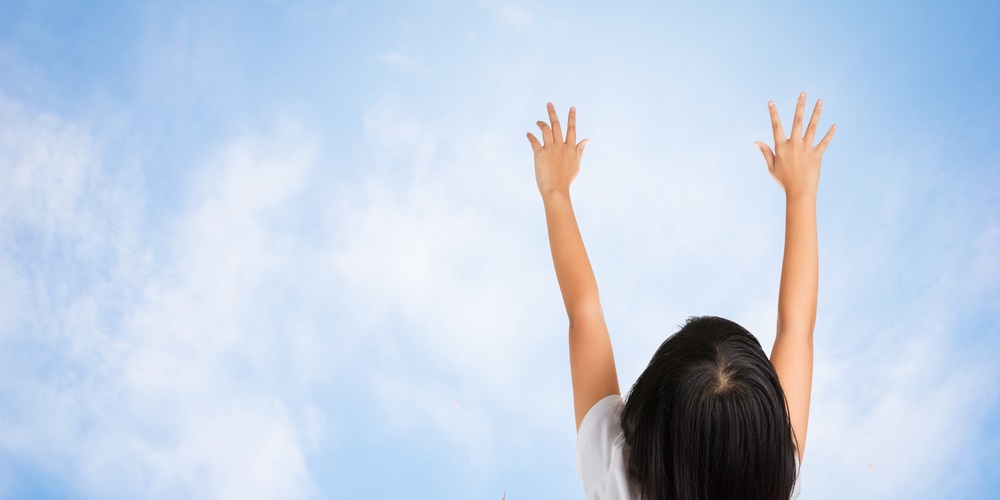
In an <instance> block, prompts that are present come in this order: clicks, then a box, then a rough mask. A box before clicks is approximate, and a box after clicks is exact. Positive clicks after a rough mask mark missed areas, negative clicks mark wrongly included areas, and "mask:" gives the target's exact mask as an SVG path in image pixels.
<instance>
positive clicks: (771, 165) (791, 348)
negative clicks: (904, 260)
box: [754, 92, 837, 462]
mask: <svg viewBox="0 0 1000 500" xmlns="http://www.w3.org/2000/svg"><path fill="white" fill-rule="evenodd" d="M805 104H806V93H805V92H802V93H801V94H799V99H798V102H797V103H796V105H795V115H794V118H793V120H792V134H791V137H789V138H787V139H786V138H785V131H784V129H783V128H782V126H781V119H780V118H779V117H778V110H777V109H776V107H775V105H774V103H768V109H769V112H770V114H771V128H772V129H773V131H774V151H772V150H771V148H770V147H768V145H767V144H764V143H762V142H755V143H754V144H756V145H757V147H758V148H760V150H761V153H763V155H764V160H765V161H766V162H767V170H768V171H769V172H770V173H771V176H772V177H774V180H775V181H776V182H777V183H778V186H780V187H781V189H782V190H783V191H784V192H785V255H784V260H783V262H782V264H781V285H780V288H779V291H778V324H777V328H778V332H777V336H776V337H775V340H774V347H773V348H772V349H771V364H772V365H774V370H775V371H776V372H777V373H778V379H779V380H780V381H781V388H782V390H784V391H785V399H786V400H787V401H788V415H789V418H790V419H791V421H792V431H793V432H794V433H795V437H796V441H797V442H796V445H795V446H796V449H797V452H798V456H799V462H801V461H802V455H803V454H804V453H805V447H806V431H807V430H808V426H809V400H810V397H811V395H812V368H813V366H812V365H813V328H814V327H815V325H816V296H817V293H818V288H819V250H818V246H819V245H818V242H817V236H816V191H817V189H818V188H819V171H820V164H821V163H822V161H823V153H824V152H825V151H826V147H827V146H828V145H829V144H830V141H831V140H833V134H834V132H835V131H836V129H837V126H836V125H833V126H831V127H830V130H829V131H828V132H827V133H826V135H825V136H824V137H823V140H821V141H820V142H819V144H817V145H816V146H813V145H812V144H813V141H814V140H815V137H816V129H817V128H818V127H819V117H820V114H821V113H822V110H823V101H822V100H818V101H816V107H815V108H814V109H813V114H812V117H811V118H810V120H809V126H808V127H807V128H806V130H805V135H804V136H803V134H802V118H803V112H804V110H805Z"/></svg>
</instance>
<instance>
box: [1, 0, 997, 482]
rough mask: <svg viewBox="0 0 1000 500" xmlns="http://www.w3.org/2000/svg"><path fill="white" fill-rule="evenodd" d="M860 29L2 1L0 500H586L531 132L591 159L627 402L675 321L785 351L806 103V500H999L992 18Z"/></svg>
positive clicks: (486, 8)
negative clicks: (799, 131) (793, 138)
mask: <svg viewBox="0 0 1000 500" xmlns="http://www.w3.org/2000/svg"><path fill="white" fill-rule="evenodd" d="M667 3H669V4H670V5H664V4H667ZM838 4H840V5H839V6H837V7H832V6H806V5H803V4H801V3H797V2H796V3H792V2H787V3H786V2H771V3H768V2H761V3H755V4H750V3H748V2H732V3H727V2H722V3H717V2H713V3H712V5H708V3H706V2H697V3H696V2H688V3H681V2H646V3H629V4H611V3H608V2H583V3H581V2H572V3H571V2H558V3H556V2H525V1H510V2H505V1H493V0H481V1H468V2H463V1H445V0H438V1H429V2H396V3H392V2H362V1H353V2H340V3H334V2H312V1H305V0H303V1H291V0H290V1H281V0H272V1H250V2H236V1H232V2H214V3H211V4H208V5H206V3H205V2H190V3H188V2H125V3H121V4H113V3H103V2H102V3H97V2H10V1H6V0H4V1H0V68H2V69H0V497H9V498H127V497H131V498H140V497H142V498H192V497H194V498H254V497H260V498H279V497H280V498H331V499H333V498H337V499H339V498H344V499H347V498H352V499H353V498H358V499H361V498H435V499H470V498H477V499H478V498H484V499H488V498H496V499H499V498H501V496H502V495H503V494H504V491H505V490H506V495H507V498H508V499H522V498H525V499H526V498H582V496H583V489H582V486H581V483H580V480H579V478H577V476H576V475H575V470H574V466H575V455H574V453H575V448H574V442H575V441H574V439H575V432H574V425H573V423H574V420H573V406H572V396H571V386H570V377H569V373H570V372H569V356H568V350H567V339H566V327H567V321H566V318H565V313H564V310H563V309H562V303H561V296H560V294H559V289H558V285H557V282H556V279H555V273H554V271H553V269H552V263H551V257H550V254H549V249H548V241H547V235H546V232H545V220H544V213H543V211H542V203H541V199H540V197H539V196H538V193H537V188H536V186H535V180H534V172H533V166H532V165H533V164H532V154H531V148H530V145H529V143H528V141H527V139H526V138H525V133H526V132H529V131H532V132H537V128H536V127H535V121H536V120H539V119H543V118H545V103H546V102H548V101H551V102H553V103H554V104H555V105H556V108H557V109H558V111H559V113H560V116H563V117H565V114H566V112H567V110H568V109H569V106H576V107H577V110H578V130H579V137H580V139H583V138H589V139H590V140H591V143H590V145H589V146H588V148H587V151H586V153H585V155H584V158H583V164H582V167H581V172H580V175H579V177H578V178H577V180H576V182H575V183H574V184H573V190H572V194H573V199H574V205H575V208H576V212H577V217H578V219H579V223H580V227H581V231H582V233H583V237H584V240H585V242H586V244H587V249H588V251H589V253H590V257H591V260H592V263H593V266H594V269H595V272H596V275H597V279H598V283H599V285H600V290H601V296H602V299H603V303H604V309H605V314H606V317H607V321H608V325H609V328H610V331H611V335H612V340H613V342H614V347H615V353H616V356H617V361H618V370H619V376H620V377H621V385H622V388H623V390H627V388H628V387H630V386H631V384H632V383H633V382H634V380H635V378H636V377H637V376H638V374H639V373H640V372H641V371H642V369H643V368H644V367H645V365H646V363H647V362H648V360H649V357H650V356H651V355H652V353H653V351H654V350H655V348H656V347H657V346H658V345H659V344H660V342H661V341H662V340H663V339H664V338H665V337H666V336H667V335H669V334H670V333H672V332H673V331H675V330H676V329H677V328H678V326H679V325H680V324H682V323H683V322H684V320H685V319H686V318H687V317H688V316H692V315H702V314H712V315H720V316H725V317H727V318H730V319H733V320H734V321H736V322H738V323H740V324H742V325H743V326H745V327H747V328H748V329H749V330H750V331H751V332H754V333H755V334H756V335H757V336H758V338H759V339H760V341H761V343H762V345H763V346H764V348H765V350H766V351H768V352H769V351H770V347H771V344H772V342H773V340H774V328H775V317H776V307H777V292H778V278H779V272H780V265H781V257H782V256H781V252H782V238H783V223H784V214H783V210H784V204H783V203H784V200H783V196H782V195H781V191H780V188H779V187H778V185H777V184H776V183H775V182H774V181H773V179H772V178H771V177H770V176H769V175H768V173H767V168H766V165H765V162H764V159H763V156H762V155H761V153H760V151H759V150H758V149H757V148H756V147H755V146H754V145H753V142H754V141H758V140H760V141H766V142H768V143H773V140H772V135H771V129H770V125H769V120H768V114H767V102H768V101H769V100H773V101H774V102H775V103H776V104H777V105H778V109H779V112H780V113H781V115H782V118H783V119H784V120H785V121H786V123H790V121H791V114H792V112H793V110H794V106H795V98H796V96H797V94H798V93H799V92H800V91H806V92H807V93H808V108H807V109H808V110H810V111H811V109H812V106H813V104H814V103H815V100H816V99H818V98H820V99H823V101H824V112H823V116H822V121H821V123H820V129H821V131H825V130H827V129H828V128H829V126H830V125H831V124H834V123H836V124H837V135H836V137H835V138H834V140H833V142H832V144H831V145H830V147H829V149H828V150H827V153H826V155H825V157H824V161H823V172H822V178H821V182H820V190H819V199H818V222H819V245H820V247H819V249H820V295H819V311H818V318H817V326H816V332H815V349H816V358H815V374H814V387H813V399H812V401H813V403H812V409H811V413H810V416H811V418H810V425H809V436H808V438H809V440H808V447H807V452H806V455H805V456H804V463H803V466H802V475H803V478H802V498H804V499H805V498H817V499H820V498H831V499H840V498H879V499H883V498H904V499H910V498H982V497H986V496H989V495H990V494H991V493H995V491H996V490H997V489H998V488H1000V479H998V478H1000V466H998V465H997V464H1000V407H998V403H1000V402H998V395H1000V367H998V365H997V363H996V362H995V358H996V356H997V354H998V353H1000V337H998V334H1000V331H998V330H1000V329H998V327H997V320H998V318H1000V195H998V192H1000V191H998V187H1000V146H998V144H1000V143H998V141H997V137H998V136H1000V120H998V118H997V117H998V116H1000V97H998V92H997V90H998V89H1000V50H997V49H998V47H1000V30H998V29H997V26H998V25H1000V6H998V5H997V4H996V3H995V2H993V3H990V2H962V3H961V5H959V3H958V2H919V3H918V2H902V1H900V2H838ZM612 5H615V6H614V7H612ZM786 130H790V126H788V125H786Z"/></svg>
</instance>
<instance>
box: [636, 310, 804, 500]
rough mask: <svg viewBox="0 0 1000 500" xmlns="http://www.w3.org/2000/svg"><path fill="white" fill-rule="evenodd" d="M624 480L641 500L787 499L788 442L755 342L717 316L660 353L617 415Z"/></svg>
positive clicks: (791, 465) (790, 483)
mask: <svg viewBox="0 0 1000 500" xmlns="http://www.w3.org/2000/svg"><path fill="white" fill-rule="evenodd" d="M621 424H622V430H623V432H624V435H625V441H626V443H628V445H629V446H630V448H631V449H630V450H629V453H628V457H627V460H626V461H627V463H628V470H627V476H628V479H629V484H630V485H631V487H632V490H633V496H634V497H636V498H641V499H643V500H659V499H672V500H695V499H697V500H703V499H716V498H718V499H748V500H750V499H760V500H777V499H780V500H787V499H788V498H789V496H791V494H792V488H793V487H794V486H795V474H796V467H795V462H794V461H795V456H794V453H795V449H796V447H795V442H794V441H793V439H794V437H793V433H792V427H791V422H790V421H789V419H788V409H787V406H786V402H785V393H784V391H782V390H781V383H780V382H779V381H778V375H777V373H776V372H775V371H774V367H773V366H772V365H771V362H770V360H768V358H767V356H766V355H765V354H764V350H763V349H761V347H760V343H759V342H758V341H757V338H756V337H754V336H753V335H752V334H751V333H750V332H748V331H747V330H746V329H744V328H743V327H742V326H740V325H738V324H736V323H734V322H732V321H729V320H727V319H724V318H719V317H716V316H697V317H692V318H689V319H688V320H687V323H686V324H685V325H684V326H683V327H682V328H681V330H680V331H678V332H677V333H675V334H673V335H671V336H670V337H668V338H667V340H665V341H664V342H663V344H662V345H660V348H659V349H657V350H656V353H655V354H654V355H653V359H652V360H651V361H650V362H649V366H647V367H646V369H645V370H644V371H643V372H642V374H641V375H640V376H639V378H638V380H636V382H635V385H633V386H632V389H631V390H630V391H629V394H628V397H627V398H626V400H625V404H624V407H623V408H622V410H621Z"/></svg>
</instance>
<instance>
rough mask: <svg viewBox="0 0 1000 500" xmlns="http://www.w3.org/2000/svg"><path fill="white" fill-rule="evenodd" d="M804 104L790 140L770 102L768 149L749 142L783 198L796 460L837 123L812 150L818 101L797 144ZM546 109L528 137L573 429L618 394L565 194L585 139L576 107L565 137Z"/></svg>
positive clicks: (786, 373)
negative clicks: (821, 200) (826, 163)
mask: <svg viewBox="0 0 1000 500" xmlns="http://www.w3.org/2000/svg"><path fill="white" fill-rule="evenodd" d="M804 106H805V92H803V93H802V94H801V95H800V96H799V100H798V104H797V106H796V110H795V118H794V120H793V122H792V136H791V138H788V139H786V138H785V135H784V131H783V129H782V127H781V121H780V119H779V118H778V113H777V110H776V109H775V108H774V105H773V103H769V109H770V113H771V124H772V128H773V131H774V141H775V151H774V152H772V150H771V148H770V147H768V146H767V145H766V144H764V143H760V142H756V143H755V144H757V145H758V147H759V148H760V149H761V152H762V153H763V154H764V159H765V161H766V162H767V167H768V171H769V172H770V173H771V175H772V176H773V177H774V179H775V181H777V183H778V185H779V186H780V187H781V189H782V190H783V191H784V192H785V200H786V219H785V227H786V231H785V249H784V252H785V255H784V261H783V263H782V272H781V286H780V291H779V293H778V334H777V337H776V339H775V343H774V348H773V350H772V352H771V363H772V364H773V365H774V367H775V371H776V372H777V373H778V377H779V379H780V380H781V385H782V388H783V389H784V391H785V397H786V399H787V400H788V406H789V416H790V419H791V421H792V430H793V431H794V432H795V435H796V436H797V443H796V447H797V450H798V456H799V460H800V461H801V460H802V455H803V452H804V450H805V436H806V428H807V425H808V420H809V398H810V394H811V391H812V359H813V348H812V337H813V326H814V325H815V320H816V296H817V287H818V281H819V278H818V273H819V263H818V262H819V261H818V251H817V238H816V190H817V188H818V186H819V169H820V163H821V161H822V156H823V152H824V151H825V150H826V147H827V145H829V143H830V140H832V139H833V133H834V130H835V129H836V125H834V126H833V127H831V128H830V131H829V132H827V134H826V136H825V137H824V138H823V140H822V141H821V142H820V143H819V144H818V145H817V146H815V147H813V146H812V142H813V139H814V137H815V133H816V129H817V126H818V124H819V115H820V110H821V108H822V101H819V102H817V104H816V109H815V111H814V112H813V115H812V118H811V120H810V121H809V126H808V127H807V129H806V131H805V136H804V137H803V136H802V115H803V109H804ZM547 108H548V114H549V120H550V123H546V122H544V121H539V122H537V124H538V127H539V129H540V130H541V136H542V141H539V140H538V138H536V137H535V136H534V135H532V134H531V133H530V132H529V133H528V134H527V137H528V142H529V143H530V144H531V149H532V151H533V152H534V159H535V181H536V183H537V185H538V191H539V193H541V196H542V202H543V204H544V205H545V219H546V224H547V227H548V234H549V244H550V246H551V250H552V261H553V264H554V265H555V269H556V277H557V279H558V281H559V289H560V291H561V292H562V296H563V303H564V305H565V307H566V314H567V316H568V317H569V351H570V371H571V373H572V380H573V402H574V409H575V414H576V428H577V431H579V429H580V423H581V422H582V421H583V417H584V416H585V415H586V414H587V412H588V411H589V410H590V408H591V407H593V406H594V404H595V403H597V402H598V401H600V400H601V399H603V398H605V397H607V396H609V395H612V394H615V395H621V389H620V387H619V384H618V372H617V369H616V367H615V359H614V353H613V351H612V348H611V337H610V336H609V335H608V328H607V324H606V323H605V321H604V312H603V310H602V308H601V302H600V297H599V295H598V292H597V280H596V279H595V277H594V272H593V269H592V268H591V265H590V259H589V258H588V257H587V251H586V249H585V248H584V245H583V238H582V237H581V236H580V230H579V227H578V226H577V223H576V216H575V215H574V213H573V206H572V203H571V201H570V195H569V187H570V184H571V183H572V182H573V179H575V178H576V176H577V174H578V173H579V171H580V160H581V158H582V157H583V150H584V148H585V147H586V145H587V143H588V142H589V140H588V139H584V140H582V141H580V142H579V143H577V142H576V109H575V108H570V111H569V117H568V120H567V130H566V136H565V138H564V137H563V133H562V127H561V124H560V123H559V118H558V116H557V115H556V112H555V107H554V106H553V105H552V103H548V105H547Z"/></svg>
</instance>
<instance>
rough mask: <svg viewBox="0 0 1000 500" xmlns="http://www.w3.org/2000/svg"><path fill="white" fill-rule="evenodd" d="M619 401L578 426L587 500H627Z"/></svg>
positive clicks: (600, 405) (604, 403)
mask: <svg viewBox="0 0 1000 500" xmlns="http://www.w3.org/2000/svg"><path fill="white" fill-rule="evenodd" d="M621 404H622V397H621V396H618V395H615V394H612V395H610V396H608V397H606V398H604V399H602V400H600V401H598V402H597V403H596V404H594V407H593V408H591V409H590V410H589V411H588V412H587V415H585V416H584V417H583V422H581V423H580V431H579V432H578V433H577V435H576V475H577V476H580V479H582V480H583V490H584V491H585V492H586V494H587V499H588V500H628V499H629V492H628V478H627V476H626V475H625V457H626V456H628V452H629V445H628V443H626V442H625V434H624V433H623V432H622V426H621V421H620V420H619V415H618V408H619V406H621ZM798 470H799V461H798V460H795V475H796V478H795V488H794V489H793V490H792V496H791V500H795V499H797V498H798V497H799V479H798Z"/></svg>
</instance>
